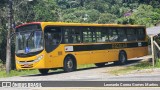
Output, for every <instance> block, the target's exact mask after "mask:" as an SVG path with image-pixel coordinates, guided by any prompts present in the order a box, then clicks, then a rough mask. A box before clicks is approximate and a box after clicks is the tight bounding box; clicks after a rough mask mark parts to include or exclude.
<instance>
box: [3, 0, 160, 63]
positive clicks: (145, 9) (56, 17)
mask: <svg viewBox="0 0 160 90" xmlns="http://www.w3.org/2000/svg"><path fill="white" fill-rule="evenodd" d="M12 1H13V11H14V12H13V14H14V16H13V18H14V21H15V23H16V24H17V25H18V23H26V22H33V21H63V22H80V23H119V24H142V25H146V26H147V27H150V26H153V25H154V24H155V23H156V22H158V21H159V20H160V0H33V1H32V2H28V1H27V0H12ZM7 3H8V1H7V0H0V59H1V60H3V61H5V51H6V50H5V49H6V48H5V47H6V32H7V27H6V23H7V20H8V17H7V16H8V12H7V11H8V9H7V8H8V7H7ZM128 12H130V13H131V14H130V15H128V16H125V14H126V13H128Z"/></svg>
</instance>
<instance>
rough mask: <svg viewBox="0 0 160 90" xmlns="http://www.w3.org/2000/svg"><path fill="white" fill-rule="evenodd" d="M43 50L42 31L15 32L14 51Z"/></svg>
mask: <svg viewBox="0 0 160 90" xmlns="http://www.w3.org/2000/svg"><path fill="white" fill-rule="evenodd" d="M41 50H43V34H42V31H26V32H17V33H16V53H17V54H18V53H30V52H37V51H41Z"/></svg>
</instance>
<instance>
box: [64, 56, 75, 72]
mask: <svg viewBox="0 0 160 90" xmlns="http://www.w3.org/2000/svg"><path fill="white" fill-rule="evenodd" d="M74 61H75V59H73V58H72V57H70V56H67V57H66V58H65V59H64V67H63V69H64V71H65V72H72V71H74V70H76V63H75V62H74Z"/></svg>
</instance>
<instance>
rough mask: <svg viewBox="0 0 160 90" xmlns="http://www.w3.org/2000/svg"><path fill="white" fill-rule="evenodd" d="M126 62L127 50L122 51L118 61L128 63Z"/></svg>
mask: <svg viewBox="0 0 160 90" xmlns="http://www.w3.org/2000/svg"><path fill="white" fill-rule="evenodd" d="M126 62H127V55H126V52H125V51H120V53H119V61H118V63H119V64H120V65H124V64H126Z"/></svg>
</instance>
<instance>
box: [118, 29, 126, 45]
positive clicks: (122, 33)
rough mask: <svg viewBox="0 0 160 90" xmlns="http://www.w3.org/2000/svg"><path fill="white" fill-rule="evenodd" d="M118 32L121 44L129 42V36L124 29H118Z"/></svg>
mask: <svg viewBox="0 0 160 90" xmlns="http://www.w3.org/2000/svg"><path fill="white" fill-rule="evenodd" d="M117 32H118V41H120V42H125V41H127V36H126V32H125V29H124V28H122V29H121V28H119V29H117Z"/></svg>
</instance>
